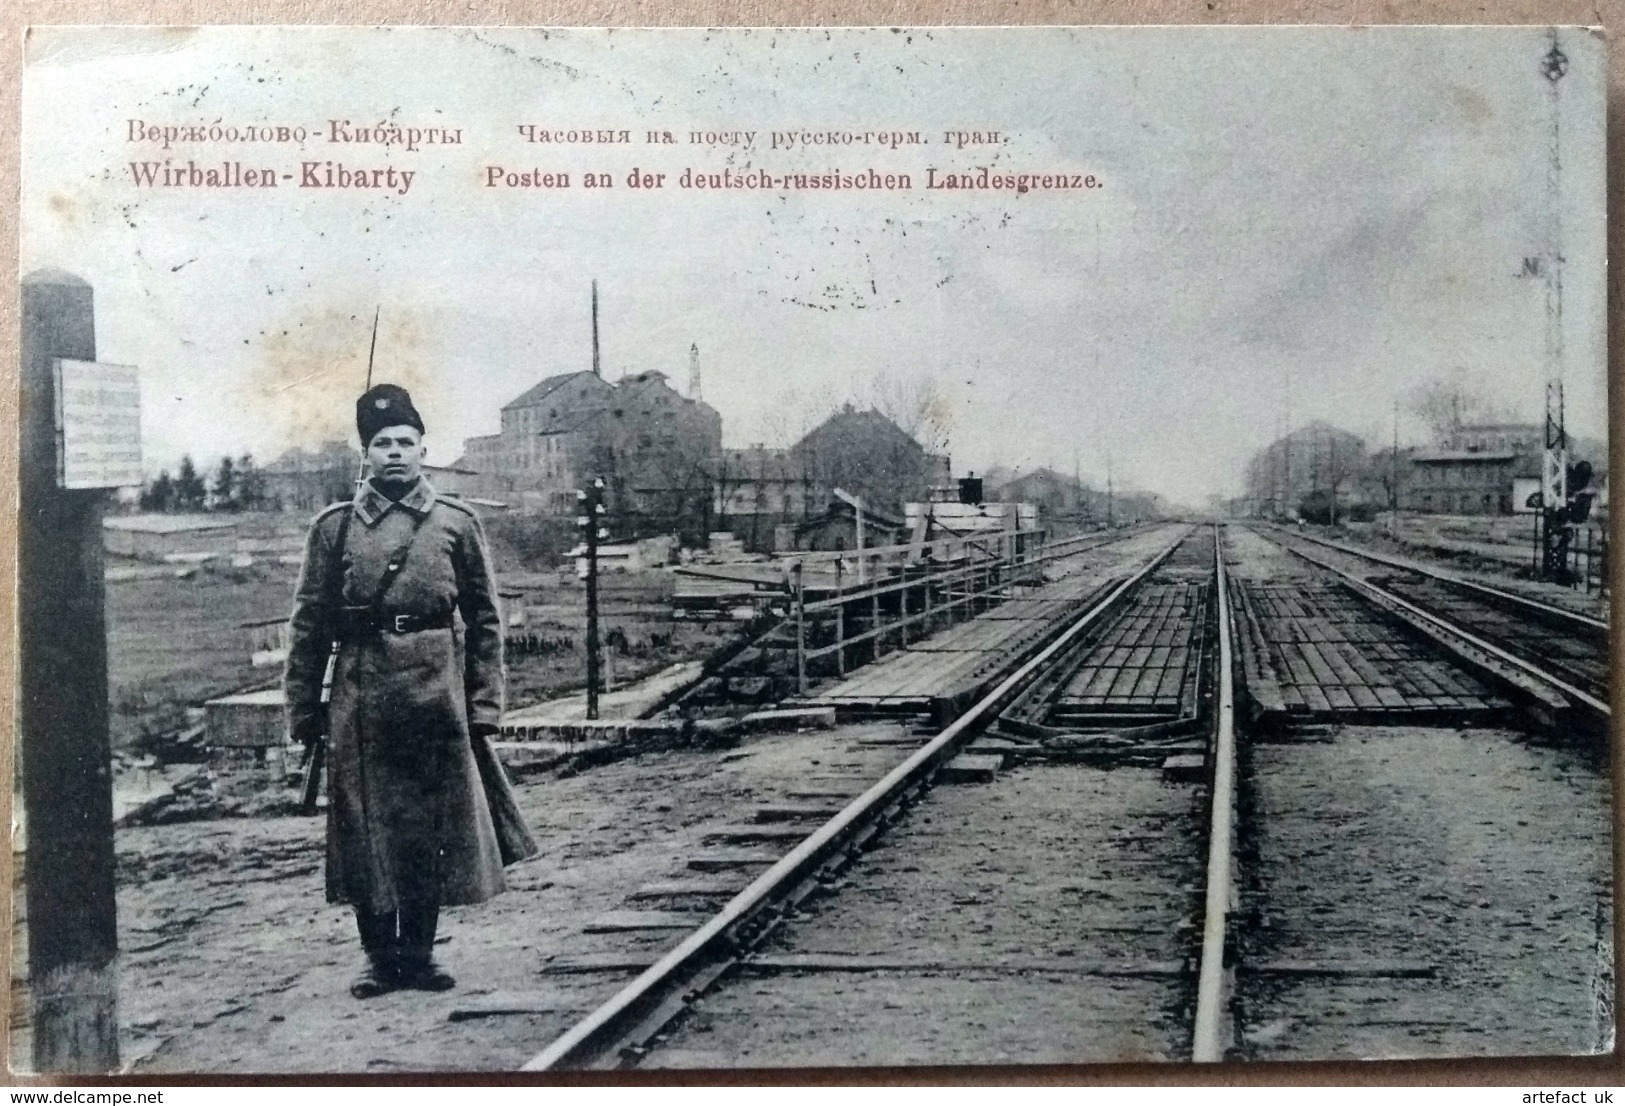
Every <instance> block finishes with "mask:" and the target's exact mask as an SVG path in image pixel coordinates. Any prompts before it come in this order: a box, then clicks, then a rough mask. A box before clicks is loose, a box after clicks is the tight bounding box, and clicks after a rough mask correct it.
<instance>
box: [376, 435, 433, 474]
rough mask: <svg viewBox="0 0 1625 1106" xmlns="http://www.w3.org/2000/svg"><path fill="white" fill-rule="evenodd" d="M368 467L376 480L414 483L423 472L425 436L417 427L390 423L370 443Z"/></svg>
mask: <svg viewBox="0 0 1625 1106" xmlns="http://www.w3.org/2000/svg"><path fill="white" fill-rule="evenodd" d="M367 467H368V469H369V470H371V472H372V475H373V479H375V480H382V481H384V482H385V483H388V484H412V483H416V482H417V478H418V477H419V476H421V475H423V435H421V434H419V433H418V431H417V427H415V426H386V427H384V428H383V429H382V430H380V431H378V433H376V434H374V435H373V436H372V441H370V442H368V443H367Z"/></svg>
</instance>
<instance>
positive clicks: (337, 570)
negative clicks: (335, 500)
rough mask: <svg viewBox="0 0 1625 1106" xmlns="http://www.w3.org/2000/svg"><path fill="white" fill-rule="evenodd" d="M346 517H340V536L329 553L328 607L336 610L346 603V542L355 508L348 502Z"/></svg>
mask: <svg viewBox="0 0 1625 1106" xmlns="http://www.w3.org/2000/svg"><path fill="white" fill-rule="evenodd" d="M341 509H342V510H343V511H344V517H343V518H341V519H339V533H338V537H337V538H335V539H334V541H333V548H332V550H331V551H330V552H329V553H328V555H327V595H326V596H325V598H326V600H327V609H328V610H329V611H336V610H338V608H339V607H340V606H342V605H343V603H344V543H345V542H346V541H348V540H349V538H350V518H351V516H353V515H354V514H355V509H354V508H353V507H351V506H349V505H348V504H346V505H345V506H344V507H343V508H341Z"/></svg>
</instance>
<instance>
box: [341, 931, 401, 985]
mask: <svg viewBox="0 0 1625 1106" xmlns="http://www.w3.org/2000/svg"><path fill="white" fill-rule="evenodd" d="M355 921H356V929H357V930H359V931H360V933H361V948H362V950H363V951H364V952H365V953H366V954H367V966H366V967H364V968H362V969H361V972H360V974H359V975H357V976H356V977H355V979H354V981H353V982H351V984H350V995H351V997H352V998H358V999H367V998H377V997H378V996H379V995H381V994H384V993H386V992H389V991H393V990H395V989H396V988H397V987H399V986H400V941H399V939H398V938H397V937H396V936H395V912H394V911H390V912H388V913H384V914H374V913H372V912H371V911H366V910H357V911H356V912H355Z"/></svg>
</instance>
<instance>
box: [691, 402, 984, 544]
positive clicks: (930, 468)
mask: <svg viewBox="0 0 1625 1106" xmlns="http://www.w3.org/2000/svg"><path fill="white" fill-rule="evenodd" d="M952 486H953V481H952V478H951V475H950V472H949V467H948V458H947V457H946V456H943V455H941V454H933V453H929V452H927V451H926V449H925V447H924V446H922V445H920V443H919V442H917V441H915V440H914V439H913V437H911V436H910V435H909V434H908V433H907V432H906V431H904V430H903V428H902V427H900V426H898V425H897V424H896V423H895V422H893V421H892V420H891V419H889V418H887V417H886V416H885V415H883V414H881V413H880V412H879V411H877V410H875V409H873V408H870V409H868V410H864V411H860V410H858V409H857V408H856V407H854V406H853V405H852V404H850V403H849V404H847V405H846V406H845V407H843V408H842V409H841V410H839V411H837V412H836V413H834V414H833V415H831V416H830V417H829V418H827V419H825V420H824V421H823V422H822V423H820V424H819V425H818V426H816V427H814V428H813V429H812V430H811V431H809V432H808V433H807V434H806V435H805V436H804V437H803V438H802V439H801V440H800V441H798V442H796V443H795V444H794V445H792V446H790V447H789V448H788V449H767V448H765V447H764V446H760V445H756V446H751V447H749V448H748V449H729V450H724V451H722V452H721V454H720V456H719V459H718V464H717V467H716V475H715V495H714V504H715V506H714V513H715V521H716V525H717V526H718V527H719V528H726V529H728V530H731V531H732V532H733V533H734V534H736V535H738V536H739V538H740V540H741V541H743V542H744V543H745V547H746V548H747V549H750V550H752V551H754V552H767V551H772V550H774V549H775V547H776V543H777V539H776V538H775V534H776V533H777V534H784V533H785V532H786V531H785V530H784V529H783V527H785V526H792V527H800V526H803V525H804V524H807V523H810V522H815V521H817V520H820V519H825V518H826V517H827V518H829V519H838V518H839V517H840V516H841V514H842V511H843V510H844V508H840V507H833V506H832V504H833V503H835V502H836V496H835V489H837V488H839V489H841V490H842V491H844V492H847V493H848V494H850V495H853V496H856V497H858V498H859V499H861V500H862V501H863V503H864V505H865V507H866V509H868V510H870V511H873V512H874V513H875V514H876V515H877V516H885V517H887V518H890V519H899V520H900V519H901V518H902V517H903V505H904V504H905V503H911V502H923V501H926V500H929V499H930V498H931V497H932V493H933V490H936V489H951V488H952ZM800 540H801V539H797V541H798V543H799V541H800Z"/></svg>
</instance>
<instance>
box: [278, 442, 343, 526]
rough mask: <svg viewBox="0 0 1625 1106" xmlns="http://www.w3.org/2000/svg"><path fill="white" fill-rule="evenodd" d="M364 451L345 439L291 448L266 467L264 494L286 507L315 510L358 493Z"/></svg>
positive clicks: (291, 509) (280, 505)
mask: <svg viewBox="0 0 1625 1106" xmlns="http://www.w3.org/2000/svg"><path fill="white" fill-rule="evenodd" d="M360 465H361V451H360V450H359V449H358V448H356V447H355V446H352V445H349V444H348V443H346V442H339V441H333V442H328V443H326V444H325V445H323V446H322V447H321V448H319V449H316V450H307V449H298V448H295V449H290V450H288V451H287V452H286V453H284V454H283V455H282V456H280V457H278V458H277V459H276V460H274V461H272V462H271V463H270V464H268V465H266V466H265V467H264V468H262V469H260V474H261V475H262V476H263V477H264V480H265V497H266V499H267V500H269V501H270V502H272V503H274V504H276V505H277V506H279V507H281V508H282V509H283V510H286V511H304V512H307V513H311V514H314V513H315V512H317V511H319V510H321V509H322V508H323V507H326V506H327V505H328V504H330V503H337V502H339V501H340V500H344V499H349V498H350V497H351V496H353V495H354V494H355V479H356V474H357V472H358V471H359V470H360Z"/></svg>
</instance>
